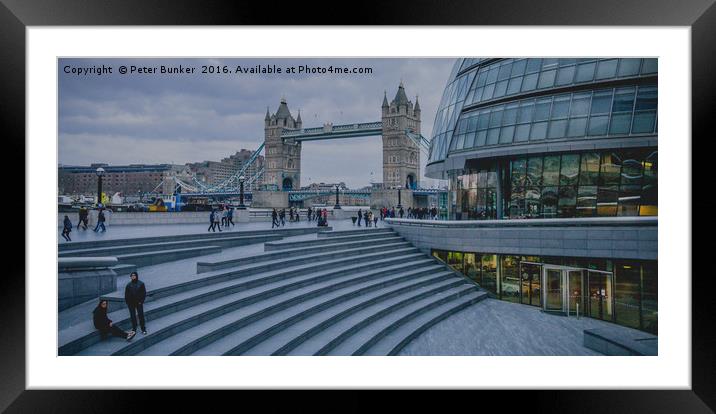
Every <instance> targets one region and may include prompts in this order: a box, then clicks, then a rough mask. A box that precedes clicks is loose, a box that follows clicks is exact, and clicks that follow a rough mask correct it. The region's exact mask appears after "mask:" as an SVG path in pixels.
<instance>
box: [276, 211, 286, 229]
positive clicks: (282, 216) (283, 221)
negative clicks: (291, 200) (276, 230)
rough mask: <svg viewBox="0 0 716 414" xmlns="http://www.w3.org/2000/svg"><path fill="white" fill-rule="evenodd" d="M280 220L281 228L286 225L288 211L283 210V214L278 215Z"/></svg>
mask: <svg viewBox="0 0 716 414" xmlns="http://www.w3.org/2000/svg"><path fill="white" fill-rule="evenodd" d="M278 218H279V219H280V220H281V226H282V227H283V226H285V225H286V209H285V208H282V209H281V212H279V213H278Z"/></svg>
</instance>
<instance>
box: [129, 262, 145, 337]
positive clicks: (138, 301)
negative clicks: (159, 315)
mask: <svg viewBox="0 0 716 414" xmlns="http://www.w3.org/2000/svg"><path fill="white" fill-rule="evenodd" d="M129 277H130V278H131V279H132V280H131V281H130V282H129V283H127V287H125V288H124V301H125V302H126V303H127V308H128V309H129V317H130V318H131V319H132V331H136V330H137V316H139V327H140V328H142V334H143V335H146V334H147V328H146V326H145V324H144V299H146V298H147V289H146V288H145V287H144V282H142V281H141V280H139V274H137V272H132V273H130V275H129Z"/></svg>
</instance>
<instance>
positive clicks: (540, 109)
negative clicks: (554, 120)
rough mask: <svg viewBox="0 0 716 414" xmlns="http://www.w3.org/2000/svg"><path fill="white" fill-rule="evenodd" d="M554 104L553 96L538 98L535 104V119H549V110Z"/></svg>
mask: <svg viewBox="0 0 716 414" xmlns="http://www.w3.org/2000/svg"><path fill="white" fill-rule="evenodd" d="M551 106H552V98H546V99H538V100H537V103H536V104H535V114H534V120H535V121H544V120H546V119H549V111H550V107H551Z"/></svg>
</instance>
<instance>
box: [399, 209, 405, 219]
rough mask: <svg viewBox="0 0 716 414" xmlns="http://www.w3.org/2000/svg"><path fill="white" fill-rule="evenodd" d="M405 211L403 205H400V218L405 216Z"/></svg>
mask: <svg viewBox="0 0 716 414" xmlns="http://www.w3.org/2000/svg"><path fill="white" fill-rule="evenodd" d="M404 213H405V210H403V207H400V218H403V214H404Z"/></svg>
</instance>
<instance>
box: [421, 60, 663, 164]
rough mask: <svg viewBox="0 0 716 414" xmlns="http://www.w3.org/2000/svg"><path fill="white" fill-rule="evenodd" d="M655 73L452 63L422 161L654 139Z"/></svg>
mask: <svg viewBox="0 0 716 414" xmlns="http://www.w3.org/2000/svg"><path fill="white" fill-rule="evenodd" d="M657 69H658V68H657V60H656V59H648V58H645V59H641V58H612V59H605V58H600V59H597V58H579V59H577V58H572V59H557V58H529V59H487V58H471V59H458V60H457V61H456V63H455V65H454V67H453V73H452V74H451V76H450V79H449V81H448V84H447V86H446V88H445V92H444V93H443V97H442V100H441V103H440V106H439V108H438V111H437V114H436V118H435V124H434V127H433V137H432V142H431V148H430V157H429V161H428V163H432V162H436V161H441V160H444V159H445V158H446V157H447V156H448V154H450V153H451V152H453V151H461V150H465V149H472V148H478V147H487V146H492V145H512V144H522V143H527V142H530V141H540V140H559V139H561V140H573V139H593V138H597V137H624V136H631V135H653V134H654V133H655V132H656V128H657V121H656V112H657V97H658V90H657Z"/></svg>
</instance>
